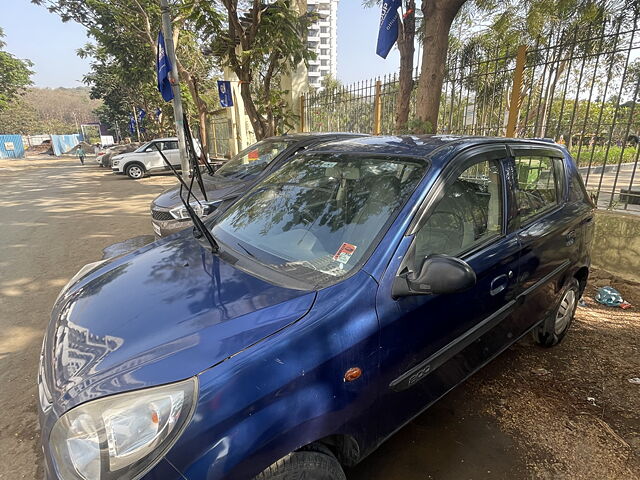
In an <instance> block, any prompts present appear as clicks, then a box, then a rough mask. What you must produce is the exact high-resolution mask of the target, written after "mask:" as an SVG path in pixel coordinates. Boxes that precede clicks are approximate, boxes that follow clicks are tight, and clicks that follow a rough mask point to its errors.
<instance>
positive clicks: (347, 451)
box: [302, 433, 361, 467]
mask: <svg viewBox="0 0 640 480" xmlns="http://www.w3.org/2000/svg"><path fill="white" fill-rule="evenodd" d="M313 443H319V444H321V445H324V446H326V447H327V448H329V450H331V452H332V453H333V454H334V455H335V456H336V458H337V459H338V462H340V465H342V466H344V467H353V466H354V465H356V464H357V463H358V462H359V461H360V460H361V450H360V444H359V443H358V440H356V438H355V437H353V436H352V435H348V434H344V433H342V434H333V435H327V436H326V437H323V438H320V439H318V440H316V441H315V442H312V444H313ZM306 446H307V445H305V447H306ZM305 447H302V448H305Z"/></svg>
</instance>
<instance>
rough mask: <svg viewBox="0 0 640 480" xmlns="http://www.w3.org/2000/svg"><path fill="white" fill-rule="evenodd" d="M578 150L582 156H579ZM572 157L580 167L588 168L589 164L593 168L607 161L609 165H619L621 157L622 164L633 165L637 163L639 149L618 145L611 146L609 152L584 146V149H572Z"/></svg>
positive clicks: (604, 149)
mask: <svg viewBox="0 0 640 480" xmlns="http://www.w3.org/2000/svg"><path fill="white" fill-rule="evenodd" d="M578 150H579V151H580V155H578ZM569 151H570V152H571V156H572V157H573V158H575V160H576V163H577V164H578V166H579V167H586V166H588V165H589V164H591V165H592V166H598V165H604V164H605V159H606V164H607V165H617V164H618V163H620V156H621V155H622V162H621V163H633V162H635V161H636V158H637V155H638V147H632V146H627V147H618V146H617V145H611V146H610V147H609V150H608V151H607V147H606V146H604V147H601V146H597V145H595V146H592V147H590V146H589V145H582V148H580V147H578V146H574V147H571V149H570V150H569Z"/></svg>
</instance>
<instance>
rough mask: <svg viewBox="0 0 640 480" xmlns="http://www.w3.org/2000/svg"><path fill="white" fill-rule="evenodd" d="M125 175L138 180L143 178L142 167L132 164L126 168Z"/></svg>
mask: <svg viewBox="0 0 640 480" xmlns="http://www.w3.org/2000/svg"><path fill="white" fill-rule="evenodd" d="M126 173H127V175H128V176H129V178H133V179H134V180H138V179H140V178H142V177H144V167H143V166H142V165H138V164H137V163H134V164H132V165H129V166H128V167H127V170H126Z"/></svg>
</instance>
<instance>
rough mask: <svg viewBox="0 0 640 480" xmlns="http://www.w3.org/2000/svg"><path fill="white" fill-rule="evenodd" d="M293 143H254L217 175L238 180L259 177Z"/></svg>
mask: <svg viewBox="0 0 640 480" xmlns="http://www.w3.org/2000/svg"><path fill="white" fill-rule="evenodd" d="M291 142H292V140H282V139H277V140H276V139H273V140H263V141H261V142H258V143H254V144H253V145H251V146H250V147H248V148H246V149H244V150H243V151H241V152H240V153H238V154H237V155H236V156H235V157H233V158H232V159H231V160H229V161H228V162H227V163H225V164H224V165H223V166H222V167H220V168H219V169H218V170H216V173H215V175H217V176H220V177H227V178H238V179H242V178H247V177H250V176H252V175H257V174H259V173H260V172H262V171H263V170H264V169H265V168H267V165H269V163H271V161H272V160H273V159H274V158H275V157H277V156H278V154H280V152H282V151H283V150H284V149H285V148H287V147H288V146H289V145H290V144H291Z"/></svg>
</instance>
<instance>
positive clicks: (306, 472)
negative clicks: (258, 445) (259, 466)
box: [254, 445, 347, 480]
mask: <svg viewBox="0 0 640 480" xmlns="http://www.w3.org/2000/svg"><path fill="white" fill-rule="evenodd" d="M346 478H347V477H346V476H345V474H344V471H343V470H342V467H341V466H340V462H338V460H337V459H336V457H335V456H333V454H332V453H331V451H330V450H329V449H328V448H325V447H323V446H322V445H319V446H318V447H317V448H314V447H313V446H309V447H308V448H306V449H305V450H298V451H296V452H292V453H290V454H289V455H287V456H286V457H283V458H281V459H280V460H278V461H277V462H276V463H274V464H273V465H271V466H270V467H269V468H267V469H266V470H264V471H263V472H262V473H260V474H258V476H256V477H255V478H254V480H346Z"/></svg>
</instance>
